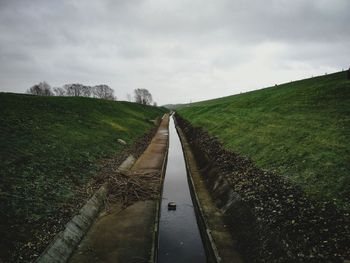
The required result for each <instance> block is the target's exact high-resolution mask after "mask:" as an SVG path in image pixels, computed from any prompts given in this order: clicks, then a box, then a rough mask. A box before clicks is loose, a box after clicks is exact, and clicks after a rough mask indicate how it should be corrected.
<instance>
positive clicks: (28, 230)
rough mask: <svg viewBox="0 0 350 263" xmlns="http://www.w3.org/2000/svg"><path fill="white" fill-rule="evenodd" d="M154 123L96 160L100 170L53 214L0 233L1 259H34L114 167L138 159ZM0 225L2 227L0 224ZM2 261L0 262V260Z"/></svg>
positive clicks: (147, 141) (12, 226)
mask: <svg viewBox="0 0 350 263" xmlns="http://www.w3.org/2000/svg"><path fill="white" fill-rule="evenodd" d="M156 123H157V125H155V126H154V127H153V128H152V129H150V130H149V131H148V132H146V133H145V134H144V135H142V136H141V137H139V138H138V139H137V140H136V141H135V142H134V144H133V145H132V146H130V147H125V148H124V149H123V150H122V151H121V152H120V153H119V154H118V155H115V156H112V157H111V158H105V159H101V160H100V161H99V162H98V166H99V170H98V172H97V173H96V174H95V175H94V176H93V178H92V179H91V180H90V181H89V182H88V183H87V184H86V185H83V186H79V187H78V186H77V188H76V190H75V194H74V196H73V197H72V199H71V202H70V203H66V204H62V206H61V207H60V209H58V210H57V212H56V213H55V214H53V215H52V216H49V217H46V218H44V219H41V220H38V221H35V222H25V223H23V222H12V224H11V229H5V230H6V231H1V232H2V233H8V235H9V236H8V237H3V238H2V240H3V242H2V243H4V244H5V245H6V246H4V250H7V251H8V255H7V256H6V260H5V258H4V259H0V262H33V261H35V259H36V258H37V257H38V256H39V255H40V253H41V252H42V251H43V250H44V249H45V248H46V246H47V245H48V244H49V243H50V242H51V241H52V239H53V238H54V236H55V235H56V234H57V233H58V232H60V231H61V230H63V228H64V226H65V225H66V223H67V222H68V221H69V220H70V219H71V218H72V216H73V215H74V214H76V212H77V211H79V209H80V208H81V207H82V206H83V205H84V204H85V203H86V201H87V200H88V199H89V198H90V197H91V196H92V195H93V193H94V192H95V191H96V190H97V189H98V188H99V187H100V186H101V185H102V184H103V183H105V182H106V180H108V178H109V177H110V176H111V175H112V174H113V175H115V174H116V171H117V168H118V167H119V166H120V164H121V163H122V162H123V161H124V160H125V159H126V158H127V156H128V155H130V154H132V155H133V156H135V157H136V158H138V157H139V156H140V155H141V154H142V153H143V152H144V150H145V149H146V148H147V146H148V144H149V143H150V141H151V140H152V138H153V136H154V134H155V133H156V131H157V129H158V126H159V123H160V120H159V119H158V120H157V122H156ZM1 227H3V226H1ZM11 233H15V235H16V240H14V241H13V239H14V238H13V236H12V235H11ZM1 260H2V261H1Z"/></svg>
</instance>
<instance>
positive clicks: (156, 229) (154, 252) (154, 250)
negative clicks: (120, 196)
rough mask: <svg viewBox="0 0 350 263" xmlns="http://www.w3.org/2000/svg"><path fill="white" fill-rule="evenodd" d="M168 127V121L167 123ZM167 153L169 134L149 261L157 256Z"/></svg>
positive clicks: (152, 260) (155, 259) (151, 261)
mask: <svg viewBox="0 0 350 263" xmlns="http://www.w3.org/2000/svg"><path fill="white" fill-rule="evenodd" d="M165 116H166V114H164V115H163V117H162V119H164V117H165ZM168 129H169V123H168ZM168 153H169V136H168V141H167V146H166V152H165V155H164V159H163V164H162V170H161V184H160V193H159V200H158V201H157V206H156V213H155V218H154V235H153V240H152V250H151V258H150V260H149V263H155V262H157V257H158V237H159V220H160V206H161V202H162V196H163V183H164V177H165V172H166V167H167V163H168Z"/></svg>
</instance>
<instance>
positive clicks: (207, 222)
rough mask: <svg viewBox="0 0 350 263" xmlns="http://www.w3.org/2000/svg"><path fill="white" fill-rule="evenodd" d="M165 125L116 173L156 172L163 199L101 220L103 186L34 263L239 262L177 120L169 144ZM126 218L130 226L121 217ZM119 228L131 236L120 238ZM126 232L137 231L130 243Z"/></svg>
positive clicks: (172, 127)
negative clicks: (158, 176) (140, 151)
mask: <svg viewBox="0 0 350 263" xmlns="http://www.w3.org/2000/svg"><path fill="white" fill-rule="evenodd" d="M168 122H169V118H168V117H166V120H163V124H162V125H161V127H160V128H159V130H158V132H157V135H156V136H155V137H154V138H153V139H152V142H151V144H150V146H149V147H148V148H147V149H146V151H145V152H144V154H143V155H142V156H141V157H140V158H139V159H138V160H137V161H135V158H134V157H132V156H129V157H128V158H127V159H126V160H125V161H124V162H123V163H122V165H121V166H120V167H119V169H120V170H122V171H129V170H130V168H131V167H132V168H131V170H130V171H131V172H132V171H138V170H140V169H141V170H142V171H148V170H152V171H155V170H157V171H158V170H159V171H160V172H161V175H160V176H161V178H160V180H161V182H162V184H163V185H162V186H161V187H162V188H161V190H160V192H161V196H162V197H163V198H162V199H160V200H159V199H158V201H157V200H153V201H151V200H149V201H141V202H138V203H135V204H134V205H131V206H129V207H128V208H127V209H125V210H124V211H123V213H121V214H119V212H118V213H112V214H109V215H108V216H102V218H101V215H100V210H101V208H102V207H103V206H104V201H105V198H106V194H107V190H106V189H107V187H106V185H104V186H102V187H101V188H100V189H99V190H98V191H97V192H96V193H95V195H94V196H93V197H92V198H91V199H90V200H89V201H88V202H87V203H86V205H85V206H84V207H83V208H82V209H81V210H80V211H79V213H78V215H76V216H74V217H73V218H72V220H71V221H70V222H69V223H67V225H66V227H65V229H64V230H63V231H62V232H60V233H59V234H58V235H57V236H56V237H55V239H54V241H53V242H52V243H51V244H50V245H49V246H48V247H47V249H46V250H45V251H44V252H43V253H42V255H41V256H40V257H39V258H38V259H37V261H36V262H59V263H60V262H67V261H68V260H69V261H70V262H73V263H76V262H79V263H80V262H134V260H135V257H136V258H137V259H138V260H141V259H142V262H159V263H169V262H242V261H241V258H240V256H239V254H238V253H237V252H236V250H235V248H234V246H235V243H234V240H232V237H231V236H230V234H229V233H228V230H227V229H226V228H225V225H224V223H223V220H222V216H221V215H222V213H221V211H219V209H218V208H216V206H215V204H214V203H213V201H212V199H211V197H210V194H209V192H208V190H207V188H206V186H205V185H204V182H202V181H201V180H202V179H201V176H200V174H199V172H198V169H197V166H196V162H195V159H194V156H193V153H192V151H191V149H190V147H189V145H188V143H187V141H186V138H185V136H184V135H183V133H182V131H181V130H180V129H179V127H175V120H174V121H172V122H171V123H170V143H169V135H168ZM165 171H166V172H165ZM172 202H173V203H172ZM169 203H170V205H169ZM128 213H129V215H130V213H131V214H132V217H133V219H132V220H134V221H130V222H129V221H128V220H127V218H128V217H127V216H126V217H125V216H123V215H122V214H124V215H125V214H128ZM99 215H100V216H99ZM137 218H138V219H137ZM135 219H136V220H135ZM108 220H109V221H108ZM115 220H116V221H115ZM125 220H127V221H128V222H126V221H125ZM106 222H109V223H108V224H106ZM116 224H118V225H116ZM125 224H126V225H128V224H129V225H128V226H125ZM118 227H119V228H118ZM120 227H121V228H122V233H124V232H125V231H126V232H125V234H127V233H129V234H127V236H125V235H124V234H120V232H119V231H120V229H121V228H120ZM129 227H131V228H135V227H136V228H137V229H139V231H137V233H134V234H133V235H134V237H133V238H130V234H131V233H130V232H128V231H129V230H128V229H129ZM140 227H141V228H140ZM113 231H114V232H113ZM115 231H117V232H115ZM123 231H124V232H123ZM133 232H135V231H133ZM108 236H109V238H108ZM124 239H125V240H124ZM78 245H79V246H78ZM125 249H126V250H125ZM135 249H136V250H135ZM126 251H127V253H126ZM135 262H136V261H135ZM138 262H141V261H138Z"/></svg>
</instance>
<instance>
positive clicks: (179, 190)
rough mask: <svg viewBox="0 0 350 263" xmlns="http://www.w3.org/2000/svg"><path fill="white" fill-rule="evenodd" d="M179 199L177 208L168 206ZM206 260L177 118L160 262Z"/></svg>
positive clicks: (163, 210) (172, 135) (162, 217)
mask: <svg viewBox="0 0 350 263" xmlns="http://www.w3.org/2000/svg"><path fill="white" fill-rule="evenodd" d="M169 202H175V203H176V205H177V207H176V210H168V203H169ZM172 262H176V263H181V262H196V263H197V262H198V263H199V262H206V255H205V251H204V247H203V243H202V239H201V235H200V232H199V228H198V225H197V220H196V215H195V211H194V208H193V203H192V198H191V194H190V189H189V185H188V181H187V172H186V166H185V160H184V155H183V152H182V147H181V142H180V139H179V136H178V134H177V132H176V129H175V125H174V120H173V118H171V121H170V123H169V152H168V163H167V168H166V173H165V179H164V186H163V198H162V203H161V210H160V222H159V237H158V263H172Z"/></svg>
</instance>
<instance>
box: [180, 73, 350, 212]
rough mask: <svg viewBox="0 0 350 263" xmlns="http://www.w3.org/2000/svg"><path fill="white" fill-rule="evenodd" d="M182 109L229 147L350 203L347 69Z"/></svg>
mask: <svg viewBox="0 0 350 263" xmlns="http://www.w3.org/2000/svg"><path fill="white" fill-rule="evenodd" d="M178 113H179V114H180V115H181V116H183V117H185V118H186V119H188V120H189V121H191V122H192V123H193V124H194V125H195V126H201V127H204V128H205V129H206V130H207V131H208V132H209V133H210V134H212V135H215V136H217V137H218V138H219V140H220V141H221V142H222V143H223V144H224V146H225V147H226V148H228V149H230V150H233V151H235V152H237V153H240V154H243V155H246V156H249V157H250V158H252V159H253V160H254V161H255V162H256V164H257V165H258V166H259V167H261V168H264V169H269V170H273V171H276V172H277V173H278V174H281V175H285V176H287V177H289V178H291V179H292V180H293V181H295V182H296V183H297V184H299V185H301V186H302V187H303V188H304V189H305V190H306V192H308V193H309V194H311V195H312V196H314V197H317V198H321V199H323V198H325V199H328V200H329V199H336V202H337V203H338V204H339V205H340V206H346V205H347V204H349V197H350V81H349V80H346V72H338V73H334V74H330V75H327V76H320V77H315V78H311V79H305V80H300V81H295V82H291V83H286V84H282V85H278V86H274V87H269V88H265V89H261V90H257V91H253V92H248V93H244V94H239V95H234V96H229V97H224V98H219V99H214V100H209V101H202V102H198V103H193V104H191V105H190V106H187V107H183V108H181V109H179V110H178ZM348 208H349V207H348Z"/></svg>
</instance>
